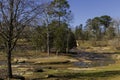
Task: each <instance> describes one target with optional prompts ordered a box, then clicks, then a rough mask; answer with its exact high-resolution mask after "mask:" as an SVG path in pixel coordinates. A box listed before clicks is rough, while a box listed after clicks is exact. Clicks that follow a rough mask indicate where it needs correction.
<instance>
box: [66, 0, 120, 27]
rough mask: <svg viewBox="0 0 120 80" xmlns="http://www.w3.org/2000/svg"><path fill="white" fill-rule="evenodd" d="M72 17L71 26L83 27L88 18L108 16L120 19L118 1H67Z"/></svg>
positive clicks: (119, 3) (119, 4)
mask: <svg viewBox="0 0 120 80" xmlns="http://www.w3.org/2000/svg"><path fill="white" fill-rule="evenodd" d="M68 2H69V4H70V9H71V11H72V13H73V15H74V20H73V23H72V25H73V26H76V25H79V24H83V25H85V22H86V20H87V19H89V18H94V17H96V16H102V15H109V16H111V17H113V18H120V0H68Z"/></svg>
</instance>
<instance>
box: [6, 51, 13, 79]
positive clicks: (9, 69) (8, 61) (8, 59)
mask: <svg viewBox="0 0 120 80" xmlns="http://www.w3.org/2000/svg"><path fill="white" fill-rule="evenodd" d="M7 65H8V68H7V70H8V78H9V79H10V78H12V66H11V50H10V49H8V51H7Z"/></svg>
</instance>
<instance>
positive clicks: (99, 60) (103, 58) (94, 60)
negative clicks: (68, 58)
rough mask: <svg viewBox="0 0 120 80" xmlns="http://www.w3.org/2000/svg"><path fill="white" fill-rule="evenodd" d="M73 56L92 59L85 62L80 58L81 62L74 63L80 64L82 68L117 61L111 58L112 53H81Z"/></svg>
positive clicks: (105, 64)
mask: <svg viewBox="0 0 120 80" xmlns="http://www.w3.org/2000/svg"><path fill="white" fill-rule="evenodd" d="M73 57H75V58H77V59H78V60H79V59H80V58H82V59H84V60H89V61H90V62H85V61H82V60H79V62H75V63H74V65H75V66H79V67H82V68H87V67H98V66H107V65H110V64H113V63H115V61H114V60H112V59H111V58H110V54H99V53H98V54H97V53H80V54H78V55H74V56H73Z"/></svg>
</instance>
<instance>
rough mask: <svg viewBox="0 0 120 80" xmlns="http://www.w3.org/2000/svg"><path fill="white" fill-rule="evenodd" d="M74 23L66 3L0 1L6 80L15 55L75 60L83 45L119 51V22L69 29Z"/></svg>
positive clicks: (98, 20)
mask: <svg viewBox="0 0 120 80" xmlns="http://www.w3.org/2000/svg"><path fill="white" fill-rule="evenodd" d="M73 20H74V15H73V14H72V11H71V10H70V5H69V3H68V1H67V0H52V1H47V0H46V1H45V2H42V1H41V0H0V51H1V52H3V53H6V54H5V55H7V73H8V74H7V78H8V79H10V78H13V77H14V75H13V70H14V69H12V64H14V61H13V58H12V57H13V53H14V54H16V55H17V53H18V51H24V50H28V51H31V50H34V51H36V53H39V54H37V56H39V55H41V54H43V53H44V55H45V56H47V57H48V59H49V58H50V57H51V55H52V56H53V54H55V55H57V56H58V57H59V55H67V56H72V57H74V56H73V54H75V55H77V54H80V52H82V50H79V48H80V49H81V48H82V47H83V46H82V44H87V46H86V45H85V46H84V47H88V45H91V46H89V47H100V48H102V47H109V46H110V47H112V48H115V49H116V50H117V51H119V50H120V20H119V19H115V18H112V17H111V16H109V15H101V16H96V17H94V18H92V19H86V24H85V25H83V24H80V25H78V26H72V25H71V22H72V21H73ZM73 28H75V29H73ZM72 49H74V51H72ZM75 50H77V51H75ZM84 52H85V51H84ZM36 53H35V54H32V55H36ZM76 53H77V54H76ZM22 54H24V52H23V53H22ZM96 54H97V53H96ZM96 54H94V55H96ZM24 55H26V54H24ZM27 55H28V54H27ZM81 55H82V53H81ZM83 55H84V56H87V54H86V53H85V54H83ZM91 55H93V54H91ZM79 56H80V55H79ZM104 56H105V55H104ZM87 57H88V56H87ZM60 58H61V57H60ZM65 58H66V57H65ZM69 58H70V57H69ZM50 59H51V58H50ZM63 60H64V59H63ZM76 60H77V59H76ZM18 61H19V59H18V60H17V62H18ZM58 61H59V58H58ZM17 62H16V63H17ZM73 62H74V61H73ZM73 62H72V63H73ZM63 64H64V62H63ZM48 77H49V76H48ZM53 77H54V76H53ZM30 80H31V79H30ZM58 80H59V79H58Z"/></svg>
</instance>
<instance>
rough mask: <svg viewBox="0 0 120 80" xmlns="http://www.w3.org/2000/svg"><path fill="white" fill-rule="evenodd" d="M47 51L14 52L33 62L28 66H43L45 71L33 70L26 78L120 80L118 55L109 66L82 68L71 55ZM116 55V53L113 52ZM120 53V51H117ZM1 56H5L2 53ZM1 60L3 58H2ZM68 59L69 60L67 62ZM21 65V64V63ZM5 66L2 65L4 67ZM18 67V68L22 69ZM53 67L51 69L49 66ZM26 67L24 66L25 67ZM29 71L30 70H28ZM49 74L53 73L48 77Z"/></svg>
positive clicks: (15, 54) (44, 79)
mask: <svg viewBox="0 0 120 80" xmlns="http://www.w3.org/2000/svg"><path fill="white" fill-rule="evenodd" d="M46 54H47V53H41V52H36V51H25V52H14V54H13V55H14V58H15V57H24V58H27V57H29V58H30V59H28V62H31V63H32V64H31V65H29V66H28V65H25V66H27V67H28V68H29V67H33V66H34V67H33V68H41V67H42V69H43V72H32V73H31V74H24V75H23V76H25V77H26V79H28V80H31V79H38V80H57V79H58V80H120V76H119V75H120V60H119V59H116V57H112V58H113V59H114V60H115V61H116V63H115V64H110V65H108V66H102V67H92V68H80V67H78V66H74V65H73V64H72V63H73V62H71V60H74V61H77V60H76V59H74V58H73V57H71V56H63V55H61V56H55V55H53V54H52V55H51V56H50V57H48V56H46ZM112 55H114V54H112ZM117 55H119V52H117ZM0 57H1V58H3V59H4V58H5V56H4V57H3V56H2V55H1V56H0ZM0 60H1V59H0ZM67 61H68V62H67ZM69 61H70V62H69ZM19 65H20V64H19ZM3 67H4V66H1V67H0V69H2V68H3ZM21 67H22V66H20V67H17V68H16V70H20V69H19V68H21ZM47 67H51V69H49V68H47ZM23 68H24V67H23ZM26 72H28V73H29V71H26ZM48 75H52V76H50V77H48Z"/></svg>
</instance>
